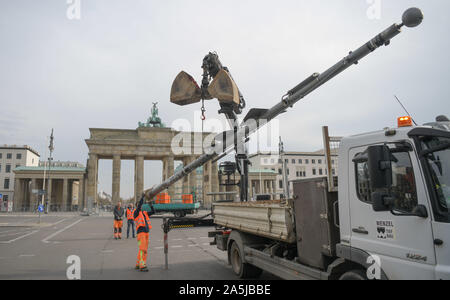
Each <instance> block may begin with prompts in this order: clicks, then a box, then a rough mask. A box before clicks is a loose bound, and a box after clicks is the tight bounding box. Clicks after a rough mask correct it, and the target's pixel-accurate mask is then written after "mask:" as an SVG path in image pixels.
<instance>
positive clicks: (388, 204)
mask: <svg viewBox="0 0 450 300" xmlns="http://www.w3.org/2000/svg"><path fill="white" fill-rule="evenodd" d="M371 196H372V208H373V210H374V211H376V212H382V211H392V210H393V208H394V199H393V198H392V197H390V195H388V194H387V193H383V192H373V193H372V195H371Z"/></svg>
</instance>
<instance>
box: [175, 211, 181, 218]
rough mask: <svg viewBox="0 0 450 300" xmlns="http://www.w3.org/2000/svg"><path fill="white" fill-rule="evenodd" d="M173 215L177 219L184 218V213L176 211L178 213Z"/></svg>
mask: <svg viewBox="0 0 450 300" xmlns="http://www.w3.org/2000/svg"><path fill="white" fill-rule="evenodd" d="M173 215H174V216H175V218H182V217H183V212H181V211H176V212H174V213H173Z"/></svg>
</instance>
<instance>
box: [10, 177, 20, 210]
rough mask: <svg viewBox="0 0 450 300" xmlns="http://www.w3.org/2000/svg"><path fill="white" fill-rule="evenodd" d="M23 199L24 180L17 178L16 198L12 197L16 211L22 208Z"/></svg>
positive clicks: (15, 183)
mask: <svg viewBox="0 0 450 300" xmlns="http://www.w3.org/2000/svg"><path fill="white" fill-rule="evenodd" d="M22 199H23V189H22V180H21V179H17V178H16V179H15V182H14V198H13V199H11V200H12V201H13V210H14V211H20V210H21V208H22V201H23V200H22Z"/></svg>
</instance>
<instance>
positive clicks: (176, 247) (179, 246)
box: [170, 246, 183, 248]
mask: <svg viewBox="0 0 450 300" xmlns="http://www.w3.org/2000/svg"><path fill="white" fill-rule="evenodd" d="M170 248H183V246H171V247H170Z"/></svg>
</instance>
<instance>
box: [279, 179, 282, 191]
mask: <svg viewBox="0 0 450 300" xmlns="http://www.w3.org/2000/svg"><path fill="white" fill-rule="evenodd" d="M278 186H279V188H280V189H282V188H283V180H280V181H279V182H278Z"/></svg>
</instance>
